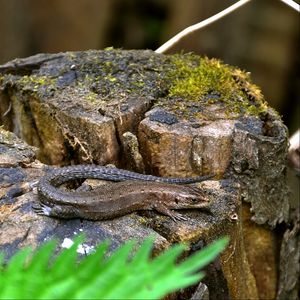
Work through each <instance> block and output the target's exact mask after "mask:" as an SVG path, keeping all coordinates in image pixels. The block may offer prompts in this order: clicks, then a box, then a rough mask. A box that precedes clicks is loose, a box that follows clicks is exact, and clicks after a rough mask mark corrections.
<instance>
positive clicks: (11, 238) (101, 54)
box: [0, 50, 299, 299]
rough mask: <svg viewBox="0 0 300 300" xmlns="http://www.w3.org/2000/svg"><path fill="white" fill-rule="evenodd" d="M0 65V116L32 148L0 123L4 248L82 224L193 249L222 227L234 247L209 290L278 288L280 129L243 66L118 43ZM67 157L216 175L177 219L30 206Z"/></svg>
mask: <svg viewBox="0 0 300 300" xmlns="http://www.w3.org/2000/svg"><path fill="white" fill-rule="evenodd" d="M205 66H206V67H205ZM0 74H2V75H0V86H1V89H0V101H1V102H0V120H1V123H2V124H3V127H4V129H5V130H9V131H11V132H13V133H14V134H16V135H17V136H18V137H19V138H20V139H22V140H24V141H26V142H27V143H28V144H30V145H32V146H35V147H36V148H32V147H30V146H28V145H26V144H25V143H24V142H23V141H21V140H20V139H19V138H17V137H15V136H14V135H13V134H11V133H8V132H7V131H5V130H4V129H1V131H0V136H1V149H2V151H1V153H0V166H1V177H0V178H1V187H0V190H1V194H0V195H1V196H2V198H1V203H0V205H1V236H0V249H1V250H2V251H4V252H5V253H6V254H7V256H8V257H9V256H11V255H12V254H13V253H14V252H15V251H16V250H17V249H18V248H20V247H22V246H25V245H33V246H37V245H39V244H40V241H43V240H45V239H48V238H51V237H53V236H56V237H58V238H59V239H60V240H63V239H64V238H72V237H73V235H74V234H73V233H74V232H76V233H79V232H81V231H83V232H84V233H85V235H86V237H87V238H86V241H85V242H86V243H87V244H89V245H90V246H95V245H96V244H97V243H99V242H100V241H102V240H103V239H106V238H110V239H112V243H113V246H114V247H116V246H117V245H120V244H121V243H122V242H124V241H126V240H127V239H129V238H137V239H139V240H142V239H143V238H145V237H146V236H148V235H150V234H151V235H154V236H155V237H156V242H155V250H154V251H157V252H159V251H161V250H162V249H164V248H166V247H168V246H169V245H171V244H172V243H176V242H189V243H190V245H191V246H190V250H189V253H192V252H193V251H195V250H198V249H201V248H202V247H203V246H204V245H206V244H207V243H209V242H211V241H213V240H215V239H217V238H218V237H220V236H223V235H228V236H229V237H230V245H229V246H228V248H227V249H226V250H225V251H224V252H223V253H222V255H221V257H220V259H219V260H217V261H216V262H215V263H214V264H212V265H211V266H210V267H209V268H208V271H207V276H206V277H205V279H204V280H203V282H204V283H205V285H206V286H207V288H208V291H209V297H210V299H220V297H221V298H222V299H242V298H243V299H245V298H247V299H249V298H251V299H271V298H273V299H274V298H275V297H276V291H277V287H278V285H279V284H280V283H279V282H278V280H277V278H278V276H279V274H278V264H279V262H278V256H279V251H280V246H279V242H280V241H281V238H282V235H281V234H280V232H282V231H280V232H279V230H278V226H279V224H281V225H280V228H281V230H282V228H285V226H286V225H285V224H287V223H288V222H289V221H290V220H289V201H288V197H287V187H286V182H285V168H286V167H285V158H286V154H287V130H286V128H285V126H284V125H283V123H282V122H281V120H280V117H279V116H278V115H277V114H276V113H275V112H274V111H273V110H272V109H271V108H269V107H268V106H267V105H266V104H265V102H264V101H263V97H262V95H261V94H260V92H259V90H258V89H257V87H256V86H254V85H253V84H252V83H251V82H250V78H249V77H248V75H246V74H245V73H243V72H241V71H240V70H237V69H234V68H232V67H229V66H226V65H222V64H221V63H220V62H217V61H216V60H211V61H210V60H208V59H200V58H199V57H197V56H195V55H176V56H164V55H158V54H155V53H153V52H151V51H121V50H106V51H87V52H68V53H61V54H43V55H37V56H34V57H29V58H26V59H22V60H15V61H12V62H9V63H7V64H5V65H2V66H0ZM203 74H205V76H204V75H203ZM203 76H204V77H203ZM199 87H200V88H199ZM35 155H36V156H37V158H38V160H39V161H41V162H42V163H40V162H39V161H37V160H35ZM74 163H75V164H76V163H97V164H101V165H105V164H114V165H116V166H118V167H121V168H127V169H131V170H134V171H138V172H141V173H148V174H154V175H159V176H172V177H177V176H178V177H186V176H194V175H206V174H216V178H217V179H218V180H209V181H206V182H203V183H200V184H198V186H199V188H201V189H203V191H204V192H205V193H207V195H209V196H210V198H211V199H212V202H211V204H210V206H209V207H208V209H207V210H191V211H189V212H186V215H187V216H188V218H189V219H188V221H184V222H177V223H174V222H173V221H172V220H170V219H169V218H167V217H162V216H160V215H159V214H157V213H154V212H141V213H138V214H137V213H134V214H131V215H127V216H124V217H121V218H118V219H113V220H108V221H103V222H91V221H85V220H69V221H65V220H57V219H50V218H46V217H40V216H37V215H35V214H34V213H33V212H32V209H31V205H32V202H33V201H37V195H36V194H35V192H34V191H31V190H30V186H31V185H30V184H29V183H32V182H33V181H36V180H38V178H40V176H41V175H42V174H44V173H45V171H46V170H47V166H46V165H48V164H51V165H68V164H74ZM44 164H45V165H44ZM20 174H21V175H20ZM287 238H288V237H285V238H284V241H286V240H287ZM288 251H289V250H288V248H286V247H285V248H283V249H282V250H281V256H285V255H286V253H287V252H288ZM189 253H187V255H188V254H189ZM282 259H283V258H282V257H281V261H282ZM280 271H281V272H288V271H287V270H285V269H284V268H281V270H280ZM297 272H298V273H297ZM297 272H296V273H297V274H299V270H298V271H297ZM279 278H280V280H281V278H282V274H280V276H279ZM283 289H284V287H283ZM203 294H205V293H203ZM206 294H207V293H206ZM191 295H192V293H190V294H189V296H187V295H186V296H185V297H186V298H188V297H190V296H191Z"/></svg>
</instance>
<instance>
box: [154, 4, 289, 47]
mask: <svg viewBox="0 0 300 300" xmlns="http://www.w3.org/2000/svg"><path fill="white" fill-rule="evenodd" d="M249 1H251V0H240V1H238V2H236V3H235V4H233V5H231V6H229V7H227V8H226V9H224V10H222V11H221V12H219V13H217V14H216V15H213V16H212V17H210V18H208V19H206V20H204V21H202V22H200V23H197V24H194V25H191V26H189V27H187V28H185V29H184V30H182V31H181V32H179V33H178V34H176V35H175V36H174V37H172V38H171V39H170V40H168V41H167V42H166V43H164V44H163V45H162V46H160V47H159V48H158V49H156V50H155V52H156V53H164V52H166V51H167V50H168V49H170V48H171V47H173V46H174V45H175V44H176V43H178V42H179V41H180V40H181V39H182V38H183V37H185V36H187V35H189V34H191V33H192V32H194V31H196V30H198V29H200V28H203V27H205V26H207V25H209V24H211V23H213V22H215V21H217V20H219V19H221V18H223V17H225V16H226V15H228V14H230V13H231V12H233V11H234V10H236V9H238V8H240V7H241V6H243V5H245V4H246V3H247V2H249ZM281 1H283V0H281ZM285 1H287V0H285Z"/></svg>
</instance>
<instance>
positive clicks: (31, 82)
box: [18, 75, 56, 92]
mask: <svg viewBox="0 0 300 300" xmlns="http://www.w3.org/2000/svg"><path fill="white" fill-rule="evenodd" d="M18 83H19V84H20V85H22V86H23V88H25V87H27V88H28V89H31V90H32V91H33V92H37V91H38V90H39V88H40V87H49V86H51V87H53V88H54V87H55V86H56V79H53V78H50V77H49V76H37V75H30V76H27V75H25V76H22V77H21V78H20V79H19V80H18Z"/></svg>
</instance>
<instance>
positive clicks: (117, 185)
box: [33, 165, 213, 221]
mask: <svg viewBox="0 0 300 300" xmlns="http://www.w3.org/2000/svg"><path fill="white" fill-rule="evenodd" d="M211 177H213V176H196V177H190V178H168V177H158V176H153V175H144V174H139V173H135V172H131V171H127V170H122V169H117V168H113V167H104V166H97V165H77V166H69V167H63V168H57V169H55V170H53V171H52V172H50V173H49V174H47V175H45V176H43V177H42V178H41V179H40V181H39V182H38V186H37V190H38V196H39V200H40V204H36V205H35V206H34V207H33V208H34V210H35V211H36V212H37V213H38V214H41V215H46V216H50V217H59V218H83V219H90V220H105V219H111V218H115V217H118V216H121V215H125V214H128V213H131V212H134V211H137V210H156V211H158V212H160V213H162V214H164V215H167V216H169V217H171V218H172V219H173V220H174V221H175V220H184V219H185V218H184V217H183V216H182V215H180V214H179V213H176V212H174V211H172V210H174V209H175V210H176V209H187V208H201V207H204V206H206V205H207V204H208V203H209V200H208V199H207V198H206V197H205V196H204V195H203V192H201V190H200V189H198V188H196V187H194V186H186V185H185V186H183V185H182V184H189V183H195V182H200V181H203V180H206V179H209V178H211ZM87 178H93V179H102V180H108V181H115V182H108V183H107V184H105V185H103V186H101V187H99V188H97V189H95V190H93V191H88V192H78V191H75V192H72V191H63V190H61V189H59V186H60V185H62V184H63V183H65V182H67V181H70V180H75V179H87ZM150 182H151V183H150Z"/></svg>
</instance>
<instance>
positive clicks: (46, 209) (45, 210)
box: [32, 203, 81, 219]
mask: <svg viewBox="0 0 300 300" xmlns="http://www.w3.org/2000/svg"><path fill="white" fill-rule="evenodd" d="M32 208H33V210H34V211H35V212H36V213H37V214H38V215H44V216H48V217H57V218H63V219H74V218H80V217H81V215H80V212H79V210H78V209H77V208H76V207H73V206H71V205H53V206H49V205H47V204H44V203H35V204H34V205H33V206H32Z"/></svg>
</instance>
